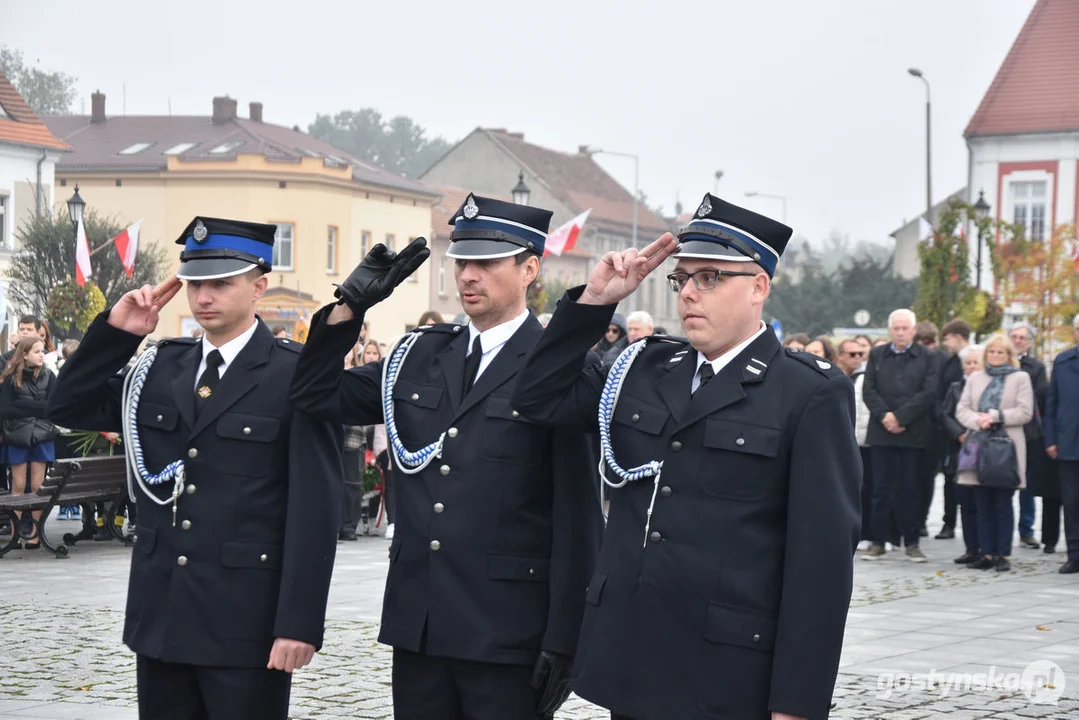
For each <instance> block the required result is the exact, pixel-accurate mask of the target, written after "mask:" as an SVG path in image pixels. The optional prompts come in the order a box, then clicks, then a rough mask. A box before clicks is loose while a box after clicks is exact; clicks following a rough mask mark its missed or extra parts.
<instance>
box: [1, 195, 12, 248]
mask: <svg viewBox="0 0 1079 720" xmlns="http://www.w3.org/2000/svg"><path fill="white" fill-rule="evenodd" d="M0 247H2V248H10V247H11V246H10V245H9V244H8V239H7V195H0Z"/></svg>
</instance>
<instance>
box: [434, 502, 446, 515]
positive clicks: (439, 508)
mask: <svg viewBox="0 0 1079 720" xmlns="http://www.w3.org/2000/svg"><path fill="white" fill-rule="evenodd" d="M445 509H446V506H445V505H443V504H442V503H435V512H436V513H441V512H442V511H443V510H445Z"/></svg>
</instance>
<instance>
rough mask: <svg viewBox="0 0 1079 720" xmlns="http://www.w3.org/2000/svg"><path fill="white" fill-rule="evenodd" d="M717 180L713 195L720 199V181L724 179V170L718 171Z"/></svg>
mask: <svg viewBox="0 0 1079 720" xmlns="http://www.w3.org/2000/svg"><path fill="white" fill-rule="evenodd" d="M715 178H716V181H715V182H714V183H712V194H713V195H715V196H717V197H718V196H719V181H720V180H722V179H723V171H722V170H716V174H715Z"/></svg>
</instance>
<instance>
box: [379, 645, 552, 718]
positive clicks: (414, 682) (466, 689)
mask: <svg viewBox="0 0 1079 720" xmlns="http://www.w3.org/2000/svg"><path fill="white" fill-rule="evenodd" d="M531 682H532V668H531V667H529V666H525V665H501V664H496V663H484V662H474V661H472V660H455V659H453V658H444V657H432V656H430V655H426V654H423V653H413V652H408V651H407V650H401V649H400V648H394V649H393V717H394V718H395V720H545V719H544V718H542V717H541V716H540V715H539V714H537V713H536V691H535V690H533V689H532V685H531Z"/></svg>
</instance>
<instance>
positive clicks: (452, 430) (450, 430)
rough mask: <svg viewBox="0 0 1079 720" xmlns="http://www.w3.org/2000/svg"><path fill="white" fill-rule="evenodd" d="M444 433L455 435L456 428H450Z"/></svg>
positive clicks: (452, 436) (453, 436)
mask: <svg viewBox="0 0 1079 720" xmlns="http://www.w3.org/2000/svg"><path fill="white" fill-rule="evenodd" d="M446 434H447V435H449V436H450V437H451V438H455V437H457V428H450V429H449V430H447V431H446Z"/></svg>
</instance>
